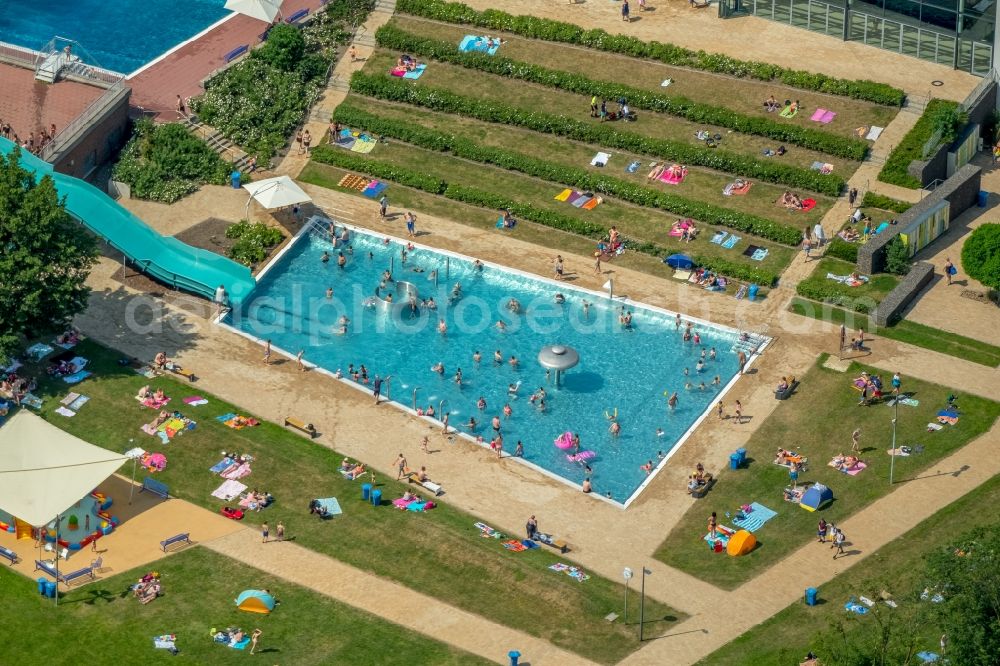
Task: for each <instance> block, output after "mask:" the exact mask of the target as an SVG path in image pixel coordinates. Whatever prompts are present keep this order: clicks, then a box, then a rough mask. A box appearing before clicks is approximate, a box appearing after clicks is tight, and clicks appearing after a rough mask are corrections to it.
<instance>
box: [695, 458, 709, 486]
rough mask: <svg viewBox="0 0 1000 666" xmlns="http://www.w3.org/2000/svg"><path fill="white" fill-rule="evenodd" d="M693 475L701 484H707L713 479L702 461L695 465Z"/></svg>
mask: <svg viewBox="0 0 1000 666" xmlns="http://www.w3.org/2000/svg"><path fill="white" fill-rule="evenodd" d="M692 477H693V478H694V479H695V480H696V481H697V482H698V483H699V484H700V485H705V484H707V483H708V482H709V481H711V480H712V475H711V473H709V472H706V471H705V466H704V465H702V464H701V463H698V464H697V465H695V468H694V474H693V475H692Z"/></svg>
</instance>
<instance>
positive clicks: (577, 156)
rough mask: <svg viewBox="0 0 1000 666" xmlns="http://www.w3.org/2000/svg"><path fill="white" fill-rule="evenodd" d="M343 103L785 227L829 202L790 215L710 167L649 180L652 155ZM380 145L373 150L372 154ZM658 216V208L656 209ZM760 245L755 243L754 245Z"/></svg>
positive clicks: (370, 102) (423, 112)
mask: <svg viewBox="0 0 1000 666" xmlns="http://www.w3.org/2000/svg"><path fill="white" fill-rule="evenodd" d="M344 104H347V105H350V106H355V107H360V108H361V109H363V110H364V111H366V112H368V113H373V114H376V115H378V116H380V117H384V118H391V119H394V120H406V121H408V122H411V123H414V124H417V125H421V126H423V127H427V128H429V129H434V130H437V131H439V132H444V133H447V134H450V135H454V136H458V137H462V138H465V139H469V140H470V141H473V142H475V143H477V144H479V145H483V146H492V147H496V148H503V149H506V150H513V151H517V152H519V153H523V154H525V155H531V156H534V157H541V158H543V159H544V160H545V161H547V162H550V163H553V164H559V165H565V166H568V167H574V168H581V169H586V170H587V171H590V172H592V173H593V174H595V175H599V176H604V175H610V176H611V177H613V178H617V179H619V180H624V181H627V182H630V183H633V184H635V185H639V186H642V187H647V188H650V189H655V190H665V191H666V192H668V193H670V194H675V193H676V194H678V195H681V196H684V197H687V198H690V199H695V200H697V201H704V202H706V203H710V204H713V205H715V206H722V207H724V208H729V209H731V210H736V211H739V212H741V213H749V214H751V215H759V216H760V217H763V218H766V219H772V220H779V221H782V222H784V223H786V224H789V225H793V224H794V225H795V226H797V227H798V226H805V225H809V226H812V225H814V224H816V222H819V221H820V220H822V219H823V216H824V215H825V214H826V212H827V211H828V210H829V209H830V207H831V206H832V205H833V200H832V199H830V198H829V197H824V196H817V197H816V201H817V204H816V207H815V208H813V209H812V210H811V211H809V212H806V213H802V212H799V213H795V214H794V215H793V214H791V213H788V212H787V211H786V210H785V209H783V208H781V207H779V206H776V205H775V203H774V202H775V201H777V200H778V198H779V197H780V196H781V194H782V192H784V191H785V190H786V189H787V188H785V187H783V186H781V185H773V184H771V183H765V182H760V181H758V182H755V183H754V184H753V188H752V189H751V190H750V192H749V193H747V194H746V195H745V196H736V197H727V196H724V195H723V194H722V190H723V188H725V186H726V185H727V184H729V183H731V182H732V181H733V176H732V175H730V174H724V173H720V172H717V171H711V170H708V169H690V170H689V172H688V176H687V178H685V179H684V183H683V184H681V185H679V186H674V185H666V184H664V183H659V182H650V181H649V180H647V178H646V176H647V174H648V173H649V171H650V166H649V165H650V164H651V163H652V161H653V160H652V159H651V158H649V157H648V156H644V155H635V154H630V153H625V152H621V151H613V152H612V158H611V160H610V161H609V162H608V166H607V167H603V168H602V167H595V166H591V165H590V160H591V159H592V158H593V157H594V154H595V153H596V152H597V149H596V148H595V147H594V146H591V145H588V144H585V143H579V142H577V141H572V140H570V139H564V138H559V137H554V136H549V135H545V134H540V133H538V132H533V131H531V130H525V129H519V128H516V127H507V126H502V125H494V124H491V123H486V122H483V121H480V120H476V119H473V118H463V117H458V116H453V115H449V114H445V113H438V112H435V111H428V110H427V109H421V108H418V107H413V106H407V105H403V104H394V103H391V102H385V101H382V100H376V99H371V98H365V97H361V96H358V95H356V94H352V95H350V96H348V99H347V101H346V102H344ZM377 152H378V149H376V153H377ZM633 161H637V162H639V163H640V167H639V169H638V170H637V171H636V172H635V173H627V172H626V171H625V167H626V166H628V165H629V164H630V163H631V162H633ZM659 214H660V215H661V216H662V215H663V213H662V212H660V213H659ZM758 244H759V243H758Z"/></svg>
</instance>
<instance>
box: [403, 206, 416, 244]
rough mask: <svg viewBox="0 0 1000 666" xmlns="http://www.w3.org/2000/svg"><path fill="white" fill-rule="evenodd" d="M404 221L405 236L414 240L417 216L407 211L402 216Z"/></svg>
mask: <svg viewBox="0 0 1000 666" xmlns="http://www.w3.org/2000/svg"><path fill="white" fill-rule="evenodd" d="M403 217H404V219H405V220H406V235H407V236H409V237H410V238H416V236H417V216H416V215H414V214H413V213H412V212H410V211H407V213H406V215H404V216H403Z"/></svg>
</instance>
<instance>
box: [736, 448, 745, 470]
mask: <svg viewBox="0 0 1000 666" xmlns="http://www.w3.org/2000/svg"><path fill="white" fill-rule="evenodd" d="M736 453H737V455H739V457H740V467H743V465H745V464H746V463H747V450H746V449H736Z"/></svg>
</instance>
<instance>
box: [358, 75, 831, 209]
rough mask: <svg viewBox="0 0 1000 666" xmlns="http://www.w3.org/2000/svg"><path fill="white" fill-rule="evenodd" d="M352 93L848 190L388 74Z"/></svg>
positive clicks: (773, 166)
mask: <svg viewBox="0 0 1000 666" xmlns="http://www.w3.org/2000/svg"><path fill="white" fill-rule="evenodd" d="M351 90H352V91H353V92H355V93H358V94H360V95H367V96H369V97H375V98H377V99H384V100H389V101H394V102H403V103H406V104H412V105H414V106H422V107H424V108H428V109H432V110H435V111H442V112H445V113H452V114H456V115H462V116H469V117H472V118H477V119H479V120H483V121H486V122H491V123H497V124H506V125H515V126H518V127H524V128H527V129H531V130H534V131H536V132H543V133H547V134H554V135H557V136H565V137H567V138H570V139H574V140H577V141H582V142H584V143H592V144H597V145H601V146H607V147H611V148H618V149H620V150H627V151H631V152H636V153H642V154H645V155H652V156H654V157H657V158H660V159H666V160H671V161H674V162H679V163H681V164H686V165H696V166H703V167H707V168H709V169H715V170H717V171H726V172H728V173H732V174H736V175H739V176H743V177H745V178H752V179H756V180H764V181H769V182H772V183H781V184H783V185H787V186H789V187H793V188H804V189H808V190H812V191H814V192H819V193H821V194H826V195H829V196H837V195H838V194H839V193H840V191H841V190H842V189H843V187H844V181H843V179H841V178H839V177H835V176H829V175H827V176H824V175H822V174H820V173H819V172H816V171H811V170H808V169H799V168H796V167H792V166H786V165H784V164H777V163H775V162H773V161H770V162H764V161H762V160H758V159H755V158H752V157H748V156H745V155H739V154H736V153H731V152H729V151H725V150H720V149H718V148H716V149H711V148H707V147H705V146H696V145H690V144H686V143H681V142H679V141H670V140H667V139H653V138H649V137H645V136H641V135H638V134H633V133H631V132H626V131H622V130H618V129H615V128H614V127H612V126H611V125H609V124H606V123H601V124H595V123H585V122H581V121H578V120H574V119H572V118H567V117H565V116H552V115H548V114H545V113H539V112H534V111H527V110H524V109H519V108H517V107H512V106H507V105H504V104H500V103H497V102H492V101H484V100H480V99H476V98H472V97H466V96H463V95H459V94H457V93H453V92H451V91H449V90H443V89H439V88H430V87H427V86H412V85H410V84H409V81H402V80H397V79H393V78H391V77H389V76H386V75H382V74H374V75H373V74H367V73H365V72H362V71H359V72H355V73H354V75H353V76H352V77H351Z"/></svg>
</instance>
